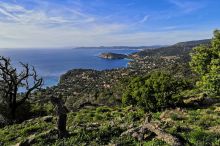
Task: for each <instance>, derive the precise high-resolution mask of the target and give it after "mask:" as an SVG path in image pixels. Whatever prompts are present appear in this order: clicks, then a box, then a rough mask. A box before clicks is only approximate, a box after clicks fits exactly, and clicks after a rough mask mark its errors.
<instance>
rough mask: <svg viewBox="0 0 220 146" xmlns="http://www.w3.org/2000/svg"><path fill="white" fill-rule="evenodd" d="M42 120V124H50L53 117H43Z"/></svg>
mask: <svg viewBox="0 0 220 146" xmlns="http://www.w3.org/2000/svg"><path fill="white" fill-rule="evenodd" d="M42 120H43V121H44V122H52V120H53V116H46V117H43V118H42Z"/></svg>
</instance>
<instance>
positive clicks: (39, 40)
mask: <svg viewBox="0 0 220 146" xmlns="http://www.w3.org/2000/svg"><path fill="white" fill-rule="evenodd" d="M0 1H1V0H0ZM36 2H38V5H40V6H39V7H36V8H32V9H28V8H27V7H25V6H24V5H21V4H18V3H17V2H14V3H13V4H9V3H3V2H0V48H54V47H55V48H62V47H74V46H103V45H109V46H112V45H131V46H140V45H157V44H158V43H159V44H172V43H176V42H179V41H186V40H194V39H203V38H208V37H211V31H210V30H207V31H199V32H197V31H195V30H190V31H186V30H183V31H177V29H176V28H177V26H168V27H164V29H163V28H161V29H163V32H148V31H145V30H142V32H137V30H135V29H136V28H137V27H138V26H139V25H142V24H141V23H143V24H144V23H145V22H147V21H148V20H149V15H146V16H144V17H143V18H142V19H141V20H140V21H139V22H137V23H135V22H134V23H133V24H132V25H131V24H130V25H129V24H123V23H116V22H114V21H113V22H109V21H108V22H106V23H105V22H102V21H101V20H100V17H101V16H95V15H92V14H88V13H86V12H85V11H83V10H81V9H80V6H81V5H80V3H76V5H77V8H76V9H74V8H75V7H74V6H71V8H70V7H64V6H59V7H58V6H54V7H49V6H48V5H50V4H48V3H47V2H48V1H44V2H45V3H42V2H43V1H36ZM74 5H75V3H74ZM176 5H177V4H176ZM180 6H181V5H180ZM187 6H188V5H187ZM109 17H111V15H109ZM104 19H107V18H104V17H103V18H102V20H104Z"/></svg>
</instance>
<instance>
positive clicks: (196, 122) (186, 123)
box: [0, 105, 220, 146]
mask: <svg viewBox="0 0 220 146" xmlns="http://www.w3.org/2000/svg"><path fill="white" fill-rule="evenodd" d="M219 109H220V106H218V105H216V106H212V107H210V108H207V109H195V110H186V109H181V110H179V109H173V110H166V111H164V112H157V113H153V119H154V120H159V121H161V126H162V127H164V129H165V130H166V131H167V132H168V133H170V134H173V135H177V136H178V137H182V139H184V140H186V141H188V143H190V144H191V145H193V146H194V145H195V146H196V145H201V146H205V145H216V146H217V145H219V144H220V127H219V125H220V115H219V112H218V111H219ZM144 114H145V112H144V111H143V110H141V109H140V108H134V107H125V108H109V107H98V108H96V109H84V110H81V111H79V112H73V113H70V114H69V115H68V122H67V125H68V131H69V132H70V136H69V137H68V138H65V139H63V140H62V139H60V140H59V139H57V136H56V134H54V133H53V129H54V128H55V125H56V124H55V123H56V119H55V117H54V118H53V120H52V121H51V122H46V121H44V120H43V118H36V119H33V120H30V121H26V122H23V123H21V124H15V125H11V126H7V127H4V128H2V129H1V130H0V143H1V144H0V145H4V146H6V145H12V144H16V143H18V142H21V141H22V140H25V139H26V138H28V137H34V138H33V139H34V140H33V145H34V146H41V145H54V146H62V145H63V144H64V145H79V146H82V145H108V144H119V145H121V146H127V145H129V146H135V145H137V146H138V145H141V144H142V145H144V146H153V145H155V146H160V145H161V146H166V145H167V144H165V143H164V142H162V141H160V140H157V139H151V138H149V139H148V140H146V141H142V142H139V141H138V140H137V139H135V138H133V137H132V136H123V137H121V136H120V135H121V133H122V132H124V131H126V130H128V129H130V128H133V127H136V126H139V125H140V124H141V123H142V122H143V120H144V119H143V117H144Z"/></svg>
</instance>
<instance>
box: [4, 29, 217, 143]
mask: <svg viewBox="0 0 220 146" xmlns="http://www.w3.org/2000/svg"><path fill="white" fill-rule="evenodd" d="M209 42H210V40H204V41H192V42H186V43H178V44H176V45H173V46H169V47H163V48H159V49H155V50H148V51H146V50H144V51H141V52H138V53H136V54H131V55H129V57H131V58H132V57H133V59H134V60H133V61H132V62H131V63H130V66H129V67H128V68H125V69H115V70H106V71H94V70H81V69H79V70H72V71H69V72H67V73H66V74H64V75H63V76H62V77H61V80H60V83H59V84H58V86H55V87H52V88H47V89H44V90H41V91H39V92H35V93H33V94H32V96H31V97H32V98H30V99H28V100H27V101H26V102H25V103H24V104H23V106H20V107H19V108H18V109H17V111H18V113H17V114H18V115H19V117H20V118H21V117H26V118H22V119H21V120H19V121H22V122H21V123H14V124H12V125H4V124H3V125H1V122H2V119H3V120H4V117H3V116H4V115H5V113H7V109H4V108H2V107H3V106H1V105H2V103H3V102H2V101H1V100H2V99H0V102H1V104H0V126H2V128H1V129H0V146H7V145H15V144H20V145H22V144H24V143H25V144H26V143H28V144H30V145H34V146H35V145H36V146H41V145H54V146H62V145H77V146H78V145H79V146H83V145H92V146H93V145H94V146H96V145H97V146H98V145H109V146H111V145H120V146H142V145H143V146H154V145H155V146H168V145H169V144H168V143H170V141H166V140H165V139H162V140H161V137H160V136H159V134H161V133H162V134H163V135H166V136H167V135H168V136H169V137H171V138H176V139H177V141H178V140H179V141H181V143H183V144H182V145H186V146H191V145H192V146H219V145H220V96H219V93H220V90H219V89H220V31H215V32H214V38H213V40H212V43H211V44H210V43H209ZM199 44H203V45H200V46H198V47H196V48H194V49H193V52H192V53H191V57H192V59H191V61H190V66H191V68H192V70H193V71H194V72H195V73H196V74H194V73H193V72H192V71H191V70H190V66H189V57H190V56H189V52H190V51H191V50H192V48H193V47H195V46H197V45H199ZM166 49H167V50H166ZM170 55H172V56H170ZM196 82H197V83H196ZM0 84H1V82H0ZM196 85H197V86H196ZM0 93H1V90H0ZM51 95H53V96H57V97H61V98H62V99H63V101H65V106H66V107H67V108H68V109H69V111H70V112H69V113H68V118H67V119H68V120H67V127H66V128H67V131H68V132H69V135H68V136H67V137H65V138H63V139H61V138H59V136H58V130H56V127H55V125H56V123H57V119H58V118H59V117H56V116H55V115H54V106H53V105H52V104H51V103H50V102H48V101H45V100H39V99H40V98H39V97H45V96H51ZM62 106H64V105H62ZM2 109H4V110H2ZM5 110H6V111H5ZM58 112H59V111H58ZM2 115H3V116H2ZM147 126H148V128H147V130H146V129H144V127H145V128H146V127H147ZM149 126H150V127H151V128H149ZM152 127H153V128H152ZM134 129H136V130H134ZM137 129H138V130H137ZM155 129H156V130H157V131H155ZM132 130H133V131H132ZM131 131H132V132H131ZM158 131H159V132H158ZM158 133H159V134H158ZM176 139H175V140H176ZM171 141H172V140H171Z"/></svg>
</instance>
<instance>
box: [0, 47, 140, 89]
mask: <svg viewBox="0 0 220 146" xmlns="http://www.w3.org/2000/svg"><path fill="white" fill-rule="evenodd" d="M137 51H138V50H130V49H106V48H103V49H89V48H85V49H29V50H27V49H13V50H12V49H8V50H0V55H3V56H5V57H10V58H11V60H12V61H13V64H14V66H16V67H17V68H18V70H20V69H21V66H20V65H19V62H20V61H21V62H23V63H28V64H30V65H33V66H34V67H35V68H36V70H37V72H38V74H39V75H40V76H42V77H43V79H44V87H50V86H53V85H56V84H57V83H58V82H59V78H60V76H61V75H62V74H64V73H66V72H67V71H68V70H71V69H79V68H80V69H95V70H106V69H114V68H122V67H126V66H127V63H128V62H129V60H127V59H122V60H106V59H102V58H99V57H98V55H99V54H101V53H104V52H113V53H123V54H129V53H133V52H137Z"/></svg>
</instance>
